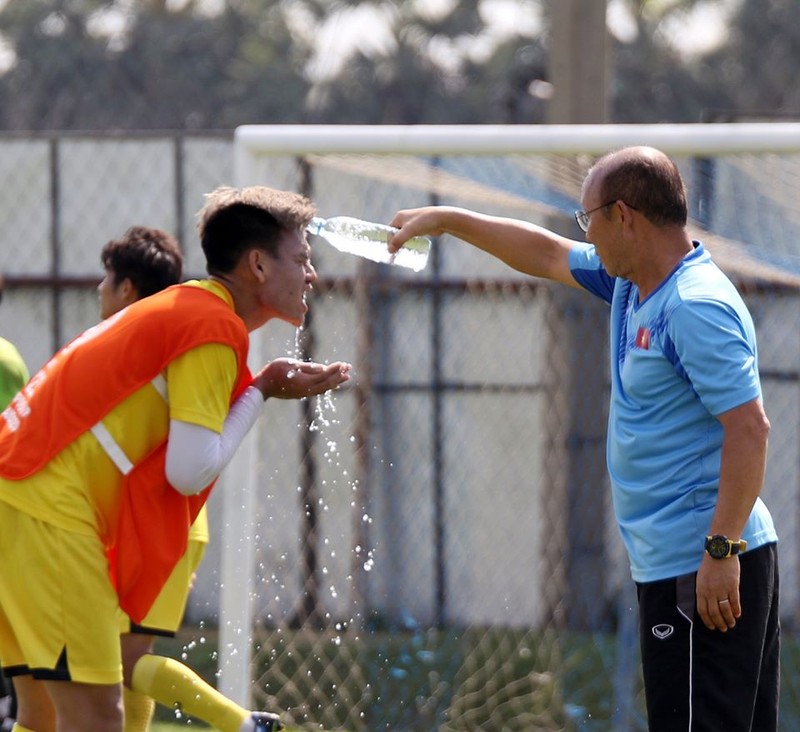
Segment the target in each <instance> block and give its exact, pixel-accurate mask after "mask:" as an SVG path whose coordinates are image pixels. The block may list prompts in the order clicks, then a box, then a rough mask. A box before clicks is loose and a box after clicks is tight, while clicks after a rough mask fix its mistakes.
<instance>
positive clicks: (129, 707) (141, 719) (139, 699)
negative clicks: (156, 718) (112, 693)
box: [122, 688, 156, 732]
mask: <svg viewBox="0 0 800 732" xmlns="http://www.w3.org/2000/svg"><path fill="white" fill-rule="evenodd" d="M122 699H123V701H124V703H125V732H148V730H149V729H150V720H152V719H153V712H154V711H155V709H156V703H155V701H154V700H153V699H151V698H150V697H149V696H147V695H145V694H140V693H139V692H138V691H131V690H130V689H128V688H123V689H122Z"/></svg>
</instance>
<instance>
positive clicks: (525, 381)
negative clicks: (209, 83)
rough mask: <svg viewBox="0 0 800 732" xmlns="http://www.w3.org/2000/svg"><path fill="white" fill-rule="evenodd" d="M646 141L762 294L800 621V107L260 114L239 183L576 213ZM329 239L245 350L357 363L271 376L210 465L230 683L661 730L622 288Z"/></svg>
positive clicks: (371, 206)
mask: <svg viewBox="0 0 800 732" xmlns="http://www.w3.org/2000/svg"><path fill="white" fill-rule="evenodd" d="M632 144H645V145H653V146H655V147H658V148H661V149H662V150H664V151H666V152H667V153H669V154H670V155H671V156H672V157H673V159H675V160H676V162H677V163H678V165H679V167H680V169H681V171H682V173H683V175H684V177H685V180H686V183H687V188H688V194H689V200H690V213H691V229H692V233H693V235H694V237H695V238H697V239H700V240H702V241H704V242H705V243H706V244H707V246H708V248H709V250H710V251H711V253H712V256H713V257H714V258H715V260H716V261H717V262H718V264H720V266H722V268H723V269H724V270H725V271H726V272H727V273H728V275H729V276H730V277H731V279H732V280H733V281H734V282H735V283H736V285H737V286H738V287H739V288H740V289H741V290H742V292H743V293H744V294H745V297H746V298H747V301H748V304H749V305H750V307H751V309H752V311H753V313H754V315H755V318H756V321H757V328H758V333H759V348H760V358H761V366H762V378H763V386H764V398H765V403H766V405H767V410H768V413H769V416H770V419H771V421H772V425H773V431H772V439H771V444H770V459H769V467H768V475H767V485H766V487H765V490H764V495H765V499H766V501H767V503H768V505H769V506H770V508H771V510H772V512H773V514H774V515H775V516H776V517H780V521H779V531H780V534H781V544H780V551H781V564H782V570H783V572H782V573H783V577H784V582H783V583H782V597H783V602H784V605H783V607H784V615H785V618H784V621H785V628H786V629H787V630H788V631H791V628H792V621H793V619H794V617H795V612H796V611H795V610H794V608H796V607H797V606H798V604H797V603H798V599H799V598H798V588H797V580H796V578H797V577H798V576H800V572H798V569H800V567H798V550H800V548H799V547H798V545H797V541H798V537H797V516H798V510H797V509H798V495H797V493H798V484H799V483H800V475H798V466H799V465H800V460H799V459H798V458H800V455H798V449H799V448H800V434H799V432H798V425H800V395H799V394H798V386H797V384H798V371H797V368H798V364H800V353H798V350H799V349H800V346H798V343H800V339H798V338H797V335H796V334H797V332H798V325H800V323H799V322H798V321H799V320H800V245H799V244H798V242H800V207H799V206H798V201H799V200H800V125H795V124H755V123H754V124H737V125H719V124H709V125H674V126H670V125H664V126H569V127H566V126H513V127H496V126H486V127H470V126H467V127H450V126H448V127H425V126H419V127H329V126H324V127H314V126H287V127H280V126H278V127H274V126H247V127H242V128H240V129H238V130H237V132H236V136H235V146H234V147H235V171H236V181H235V182H236V184H237V185H252V184H264V185H269V186H272V187H276V188H283V189H288V190H295V191H299V192H302V193H305V194H307V195H309V196H310V197H311V198H313V200H314V201H315V203H316V205H317V209H318V212H319V215H320V216H323V217H326V218H327V217H332V216H335V215H347V216H354V217H357V218H362V219H367V220H371V221H375V222H382V223H386V222H388V221H389V220H390V219H391V218H392V216H393V214H394V212H395V211H397V210H398V209H401V208H409V207H416V206H421V205H427V204H442V205H454V206H464V207H468V208H472V209H477V210H480V211H483V212H485V213H489V214H495V215H503V216H511V217H515V218H522V219H525V220H528V221H531V222H534V223H538V224H542V225H545V226H547V227H549V228H551V229H555V230H558V231H559V232H561V233H563V234H565V235H567V236H570V237H572V238H575V239H582V237H583V235H582V233H581V231H580V230H579V229H578V227H577V225H576V224H575V221H574V219H573V212H574V210H575V209H576V208H580V189H581V183H582V180H583V177H584V175H585V173H586V171H587V169H588V167H589V166H590V165H591V163H592V162H593V160H594V159H596V157H597V156H598V155H600V154H602V153H604V152H606V151H608V150H611V149H613V148H616V147H621V146H624V145H632ZM310 240H311V242H312V246H313V261H314V264H315V266H316V268H317V270H318V273H319V281H318V283H317V285H316V286H315V291H314V294H313V296H312V298H311V299H310V312H309V317H308V319H307V322H306V324H305V326H304V327H303V329H302V330H300V331H295V330H294V329H292V328H289V327H288V326H286V325H283V324H274V323H270V324H269V325H267V326H266V327H265V328H263V329H261V330H260V331H258V332H256V333H254V334H253V341H252V349H251V350H252V353H251V358H252V365H253V366H254V367H258V366H259V365H260V364H262V363H263V362H265V361H266V360H269V359H271V358H275V357H278V356H284V355H287V354H288V355H296V356H298V357H300V358H311V359H314V360H318V361H332V360H339V359H341V360H347V361H350V362H352V363H353V364H354V376H353V379H352V381H351V382H350V383H348V384H347V385H346V386H345V387H344V388H342V389H340V390H338V391H337V392H335V393H334V394H332V395H329V396H327V397H325V398H320V399H311V400H307V401H303V402H300V403H297V402H286V403H284V402H278V401H276V402H274V403H273V402H270V403H269V404H268V406H267V409H266V413H265V415H264V417H263V418H262V420H261V421H260V422H259V424H258V426H257V428H256V429H255V430H254V431H253V433H252V435H251V436H250V437H249V438H248V442H247V444H246V448H245V449H244V450H243V451H242V452H241V453H240V454H239V455H237V457H236V459H235V462H234V463H233V464H232V465H231V466H229V468H228V469H227V470H226V473H225V474H224V475H223V485H222V486H221V487H220V488H219V489H218V490H217V491H216V492H215V498H214V500H218V501H220V503H219V506H218V507H219V511H218V512H217V514H216V518H215V517H213V516H212V529H213V528H214V526H213V524H214V522H215V521H216V522H217V528H218V531H216V537H215V541H217V542H219V543H220V544H221V546H222V558H221V575H222V576H221V587H222V590H221V600H220V614H219V626H220V643H219V648H220V669H221V678H220V685H221V687H222V688H223V690H225V691H226V692H227V693H228V694H231V695H233V696H234V697H235V698H237V699H238V700H240V701H241V702H242V703H245V704H246V705H248V706H252V707H263V708H270V709H276V710H281V711H282V713H283V714H284V715H285V718H286V720H287V721H289V722H291V723H294V724H297V725H300V726H304V727H307V728H309V729H330V730H333V729H346V730H378V729H386V730H439V729H440V730H477V729H480V730H484V731H491V730H519V731H520V732H522V731H523V730H524V731H525V732H530V731H531V730H571V729H581V730H607V729H612V728H613V729H615V730H639V729H641V730H644V729H646V726H645V721H644V710H643V701H642V694H641V680H640V675H639V665H638V651H637V646H638V640H637V632H638V630H637V627H636V625H637V621H636V611H635V597H634V596H633V590H632V587H631V581H630V578H629V573H628V568H627V563H626V559H625V557H624V556H623V552H622V550H621V548H620V542H619V538H618V536H617V529H616V526H615V523H614V520H613V515H612V512H611V507H610V504H609V493H608V486H607V480H606V475H605V464H604V439H605V430H606V417H607V412H606V402H607V398H608V369H607V344H606V340H607V311H606V309H605V308H604V307H603V306H602V305H601V304H598V303H595V302H594V299H593V298H591V297H589V296H586V295H585V294H582V293H580V292H571V291H570V292H565V291H564V290H567V289H569V288H559V287H556V286H552V285H551V284H549V283H547V282H543V281H540V280H535V279H532V278H530V277H525V276H522V275H520V274H519V273H517V272H515V271H513V270H511V269H509V268H508V267H506V266H505V265H504V264H502V263H501V262H499V261H496V260H494V259H492V258H491V257H489V256H488V255H486V254H485V253H483V252H480V251H478V250H476V249H474V248H472V247H470V246H468V245H466V244H464V243H463V242H459V241H457V240H455V239H452V238H450V237H440V238H437V239H436V240H435V241H434V244H433V247H432V253H431V258H430V261H429V264H428V266H427V268H426V269H425V270H423V271H422V272H420V273H414V272H410V271H408V270H402V269H401V268H399V267H391V266H389V265H379V264H375V263H372V262H367V261H365V260H361V259H358V258H356V257H352V256H348V255H346V254H342V253H340V252H338V251H336V250H335V249H333V248H332V247H330V246H328V245H327V244H326V243H325V242H324V241H322V240H320V239H316V238H313V237H311V238H310ZM783 684H784V692H785V697H786V698H787V699H789V700H791V699H797V698H798V692H800V682H798V681H797V680H792V679H791V678H790V677H787V678H786V679H784V682H783ZM789 706H790V707H791V701H790V703H789ZM784 715H786V718H787V719H789V718H791V717H792V716H794V718H795V719H800V702H798V704H797V705H796V708H793V709H792V708H789V709H784Z"/></svg>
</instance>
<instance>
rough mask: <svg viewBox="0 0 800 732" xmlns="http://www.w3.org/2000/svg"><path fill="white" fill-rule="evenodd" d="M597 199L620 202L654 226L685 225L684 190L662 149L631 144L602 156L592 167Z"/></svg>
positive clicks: (686, 216) (676, 172)
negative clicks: (597, 194)
mask: <svg viewBox="0 0 800 732" xmlns="http://www.w3.org/2000/svg"><path fill="white" fill-rule="evenodd" d="M593 171H594V174H597V175H599V176H600V177H599V178H598V180H599V197H600V200H601V201H624V202H625V203H627V204H628V205H629V206H630V207H631V208H633V209H635V210H636V211H639V212H640V213H642V214H643V215H644V216H645V217H646V218H647V219H648V220H649V221H650V222H652V223H653V224H655V225H656V226H670V225H677V226H685V225H686V221H687V219H688V206H687V203H686V189H685V187H684V184H683V178H681V174H680V171H679V170H678V166H677V165H675V163H674V162H673V161H672V160H671V159H670V158H669V157H668V156H667V155H665V154H664V153H663V152H661V151H660V150H655V149H654V148H647V147H632V148H625V149H623V150H617V151H616V152H612V153H609V154H607V155H605V156H603V157H602V158H601V159H600V160H599V161H598V162H597V163H596V164H595V166H594V167H593Z"/></svg>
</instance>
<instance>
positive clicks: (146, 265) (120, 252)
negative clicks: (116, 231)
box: [100, 226, 183, 297]
mask: <svg viewBox="0 0 800 732" xmlns="http://www.w3.org/2000/svg"><path fill="white" fill-rule="evenodd" d="M100 261H101V262H102V263H103V266H104V267H105V268H106V269H107V270H109V271H111V272H113V274H114V284H115V285H117V284H119V283H120V282H122V280H124V279H125V278H126V277H127V278H128V279H129V280H130V281H131V284H133V286H134V287H135V288H136V291H137V292H138V293H139V297H147V296H148V295H153V294H155V293H156V292H159V291H161V290H163V289H164V288H165V287H168V286H169V285H174V284H177V283H178V282H180V280H181V276H182V274H183V256H182V255H181V249H180V245H179V244H178V240H177V239H176V238H175V237H174V236H172V235H171V234H168V233H167V232H166V231H162V230H161V229H151V228H148V227H146V226H132V227H131V228H130V229H128V230H127V231H126V232H125V234H124V235H123V236H121V237H120V238H119V239H112V240H111V241H109V242H108V243H107V244H106V245H105V246H104V247H103V249H102V250H101V252H100Z"/></svg>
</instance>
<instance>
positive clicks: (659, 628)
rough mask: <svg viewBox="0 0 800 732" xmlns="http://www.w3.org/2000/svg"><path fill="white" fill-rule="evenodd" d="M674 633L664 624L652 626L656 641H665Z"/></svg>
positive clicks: (671, 628)
mask: <svg viewBox="0 0 800 732" xmlns="http://www.w3.org/2000/svg"><path fill="white" fill-rule="evenodd" d="M674 632H675V628H673V627H672V626H671V625H667V624H666V623H662V624H661V625H654V626H653V635H654V636H655V637H656V638H658V640H666V639H667V638H669V637H670V636H671V635H672V634H673V633H674Z"/></svg>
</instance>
